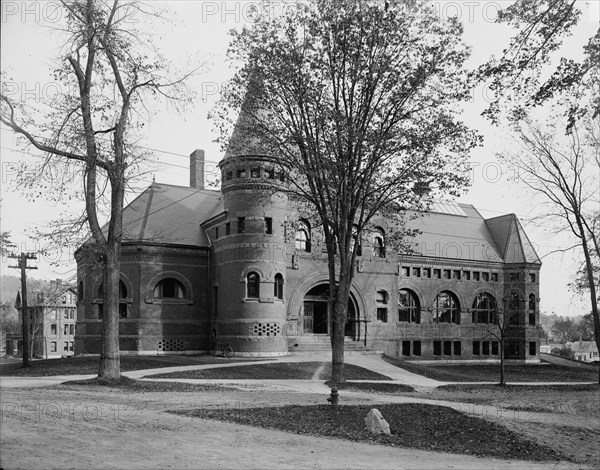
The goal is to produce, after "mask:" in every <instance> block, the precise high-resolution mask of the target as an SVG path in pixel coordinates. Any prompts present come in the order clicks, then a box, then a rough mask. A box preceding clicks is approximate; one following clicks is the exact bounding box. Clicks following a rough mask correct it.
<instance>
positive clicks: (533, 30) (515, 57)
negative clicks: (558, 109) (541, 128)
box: [477, 0, 600, 127]
mask: <svg viewBox="0 0 600 470" xmlns="http://www.w3.org/2000/svg"><path fill="white" fill-rule="evenodd" d="M586 5H587V6H588V7H589V2H586V1H584V0H516V1H515V2H512V3H511V2H507V3H506V7H504V8H503V9H502V10H500V11H499V14H498V17H497V19H496V22H497V23H501V24H506V25H508V26H510V27H512V28H513V30H514V31H515V34H514V36H513V37H512V38H511V40H510V43H509V44H508V46H507V47H506V48H505V49H504V51H503V53H502V55H501V56H500V57H494V58H492V59H490V60H489V61H488V62H487V63H485V64H484V65H482V66H481V67H480V68H479V70H478V74H477V75H478V76H479V78H480V79H481V80H483V81H488V82H489V86H490V89H491V90H492V91H494V92H495V94H496V96H495V99H494V100H493V101H492V102H491V103H490V106H489V108H488V109H487V111H486V112H485V113H484V114H486V115H487V116H488V117H489V118H491V119H492V120H493V121H497V120H498V119H499V116H500V115H501V114H502V112H505V111H506V112H508V117H509V119H513V120H517V121H518V120H520V119H522V117H523V115H524V114H526V113H527V112H528V110H529V109H531V108H534V107H537V106H540V105H543V104H544V103H546V102H548V101H549V100H551V99H556V98H559V97H561V96H563V95H565V94H567V95H569V96H570V97H571V100H570V105H569V106H568V108H566V113H565V114H566V116H567V126H568V127H570V126H572V125H573V124H574V123H575V122H576V121H577V120H578V119H579V118H580V117H581V116H583V115H585V114H588V113H589V114H590V115H591V116H592V117H597V116H598V115H599V114H600V27H599V28H598V30H597V31H596V32H595V34H593V35H592V36H591V37H590V38H589V39H588V41H587V43H585V44H582V49H581V50H580V51H577V55H576V56H575V58H574V55H573V54H571V53H570V54H569V55H568V56H564V55H563V56H562V57H560V59H559V62H558V65H556V66H555V65H554V64H553V60H554V59H555V58H557V57H558V56H560V54H561V46H562V44H563V41H564V39H565V38H567V37H569V36H570V35H572V34H573V33H574V31H575V30H576V28H577V27H578V25H579V23H580V18H581V13H582V11H581V8H583V7H585V6H586ZM579 55H580V56H581V58H578V57H577V56H579ZM543 69H544V70H545V72H546V73H541V71H542V70H543Z"/></svg>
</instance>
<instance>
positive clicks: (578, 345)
mask: <svg viewBox="0 0 600 470" xmlns="http://www.w3.org/2000/svg"><path fill="white" fill-rule="evenodd" d="M566 346H567V347H569V348H570V349H571V351H573V353H574V354H575V360H576V361H580V362H600V356H598V346H597V345H596V342H595V341H573V342H572V343H567V344H566Z"/></svg>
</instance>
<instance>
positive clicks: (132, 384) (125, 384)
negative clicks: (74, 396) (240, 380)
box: [55, 377, 237, 393]
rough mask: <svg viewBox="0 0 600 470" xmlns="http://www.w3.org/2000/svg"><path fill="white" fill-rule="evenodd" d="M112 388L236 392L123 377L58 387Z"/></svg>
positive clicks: (73, 381) (153, 390) (131, 390)
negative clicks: (118, 379) (111, 380)
mask: <svg viewBox="0 0 600 470" xmlns="http://www.w3.org/2000/svg"><path fill="white" fill-rule="evenodd" d="M103 386H105V387H110V388H116V389H119V391H122V392H129V393H139V392H224V391H236V390H237V389H235V388H231V387H224V386H221V385H206V384H186V383H180V382H152V381H145V380H135V379H130V378H128V377H121V380H120V381H119V383H117V384H115V383H108V382H105V381H102V380H99V379H98V378H97V377H95V378H93V379H88V380H72V381H70V382H63V383H62V384H60V385H56V386H55V387H57V388H62V389H71V390H72V389H90V387H92V389H93V387H103Z"/></svg>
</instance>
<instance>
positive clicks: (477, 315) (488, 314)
mask: <svg viewBox="0 0 600 470" xmlns="http://www.w3.org/2000/svg"><path fill="white" fill-rule="evenodd" d="M471 319H472V321H473V323H485V324H489V323H492V324H493V323H496V299H494V297H493V296H492V295H490V294H488V293H486V292H482V293H480V294H477V296H476V297H475V300H473V312H472V318H471Z"/></svg>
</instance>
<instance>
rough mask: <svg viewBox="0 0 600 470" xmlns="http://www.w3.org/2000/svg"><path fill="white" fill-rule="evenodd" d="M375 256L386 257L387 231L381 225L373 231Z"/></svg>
mask: <svg viewBox="0 0 600 470" xmlns="http://www.w3.org/2000/svg"><path fill="white" fill-rule="evenodd" d="M373 256H375V257H376V258H385V232H384V231H383V229H382V228H381V227H375V231H374V232H373Z"/></svg>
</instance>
